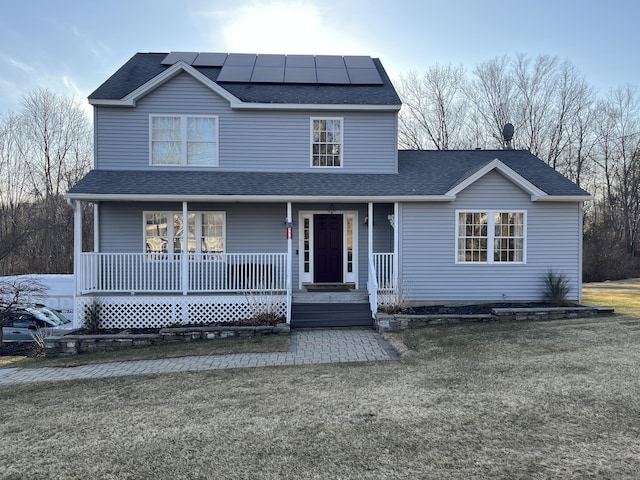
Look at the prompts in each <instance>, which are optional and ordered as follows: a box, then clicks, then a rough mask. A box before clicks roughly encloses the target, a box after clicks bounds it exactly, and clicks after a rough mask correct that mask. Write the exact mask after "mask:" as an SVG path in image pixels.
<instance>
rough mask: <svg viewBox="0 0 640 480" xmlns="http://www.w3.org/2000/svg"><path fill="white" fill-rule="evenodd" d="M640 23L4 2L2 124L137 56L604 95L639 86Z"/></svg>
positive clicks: (361, 4) (558, 13)
mask: <svg viewBox="0 0 640 480" xmlns="http://www.w3.org/2000/svg"><path fill="white" fill-rule="evenodd" d="M639 18H640V2H638V1H636V0H624V1H621V0H600V1H596V0H581V1H578V0H520V1H519V2H507V1H504V0H502V1H494V0H440V1H432V0H392V1H389V0H384V1H383V0H275V1H274V0H260V1H258V0H208V1H207V0H173V1H170V0H126V1H125V0H106V1H105V0H101V1H97V0H0V116H1V115H3V114H5V113H7V112H9V111H18V110H19V109H20V99H21V98H22V97H23V96H24V95H25V94H26V93H28V92H29V91H32V90H34V89H36V88H39V87H45V88H48V89H50V90H52V91H54V92H56V93H59V94H63V95H71V96H74V97H77V98H79V99H80V100H81V101H82V102H83V103H84V104H86V97H87V96H88V95H89V94H90V93H91V92H93V91H94V90H95V89H96V88H97V87H98V86H99V85H100V84H101V83H102V82H104V81H105V80H106V79H107V78H108V77H109V76H110V75H111V74H113V73H114V72H115V71H116V70H117V69H118V68H119V67H120V66H121V65H122V64H124V63H125V62H126V61H127V60H128V59H129V58H130V57H131V56H133V55H134V54H135V53H136V52H170V51H192V52H232V53H280V54H323V55H325V54H333V55H369V56H372V57H377V58H380V59H381V61H382V63H383V65H384V66H385V68H386V70H387V72H388V73H389V75H390V76H391V78H392V79H394V78H398V76H399V75H400V74H404V73H407V72H409V71H416V72H423V71H426V69H428V68H429V67H431V66H434V65H436V64H438V65H449V64H450V65H453V66H462V67H463V68H465V69H466V70H467V72H472V71H473V68H474V67H475V66H476V65H478V64H479V63H482V62H485V61H488V60H492V59H494V58H496V57H501V56H505V55H506V56H508V57H511V58H513V57H515V55H516V54H526V55H527V56H528V57H530V58H532V59H534V58H535V57H536V56H538V55H550V56H557V57H559V58H560V59H561V60H568V61H570V62H571V63H572V64H573V65H574V66H575V67H576V68H577V69H578V70H579V71H580V72H581V73H582V74H583V75H584V78H585V79H586V80H587V81H588V82H589V83H590V84H591V85H593V86H594V87H595V88H596V90H597V91H598V92H600V93H601V94H603V95H604V94H606V92H608V91H609V90H611V89H614V88H617V87H620V86H624V85H628V84H630V85H634V86H637V85H639V84H640V55H639V52H638V49H639V47H640V28H638V19H639ZM87 108H89V107H87Z"/></svg>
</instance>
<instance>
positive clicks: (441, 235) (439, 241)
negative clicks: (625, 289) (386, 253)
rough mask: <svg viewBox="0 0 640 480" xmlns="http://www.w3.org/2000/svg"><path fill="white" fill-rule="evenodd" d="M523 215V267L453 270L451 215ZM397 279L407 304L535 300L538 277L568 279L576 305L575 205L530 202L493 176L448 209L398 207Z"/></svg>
mask: <svg viewBox="0 0 640 480" xmlns="http://www.w3.org/2000/svg"><path fill="white" fill-rule="evenodd" d="M465 209H468V210H478V209H486V210H490V209H491V210H502V211H507V210H524V211H526V212H527V214H526V230H527V235H526V264H492V265H491V264H456V263H455V256H456V232H455V216H456V210H465ZM401 218H402V220H401V226H400V228H401V230H400V231H401V247H400V249H401V252H402V255H401V257H400V273H401V277H402V282H403V286H404V287H405V288H406V291H407V292H408V296H409V299H410V300H411V301H416V302H420V301H428V302H436V301H467V300H471V301H502V300H506V301H516V300H540V299H542V295H543V282H542V277H543V275H544V274H545V273H546V272H547V271H548V269H550V268H553V269H554V270H555V271H556V272H558V273H563V274H565V275H566V276H567V278H568V279H569V281H570V285H571V292H570V294H569V297H570V298H571V299H574V300H577V299H579V298H580V292H579V289H580V287H581V277H580V276H581V272H580V259H581V252H580V246H581V244H580V238H581V235H582V232H581V204H579V203H543V202H531V198H530V196H529V195H528V194H527V193H525V192H524V191H522V190H521V189H520V188H518V187H517V186H515V185H514V184H512V183H511V182H510V181H508V180H507V179H506V178H504V177H503V176H502V175H500V174H499V173H495V172H493V173H490V174H488V175H486V176H485V177H484V178H482V179H480V180H479V181H478V182H476V183H475V184H473V185H471V186H470V187H468V188H467V189H466V190H465V191H463V192H462V193H460V194H459V195H458V198H457V199H456V200H455V201H454V202H452V203H445V204H439V203H438V204H436V203H429V204H426V203H411V204H404V205H402V217H401Z"/></svg>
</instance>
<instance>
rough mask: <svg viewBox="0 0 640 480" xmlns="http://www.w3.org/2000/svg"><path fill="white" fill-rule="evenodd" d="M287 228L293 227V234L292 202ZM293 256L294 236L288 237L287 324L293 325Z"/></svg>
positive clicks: (288, 203)
mask: <svg viewBox="0 0 640 480" xmlns="http://www.w3.org/2000/svg"><path fill="white" fill-rule="evenodd" d="M287 227H291V232H293V220H292V218H291V202H287ZM292 255H293V235H292V234H291V235H287V323H291V288H292V285H291V284H292V280H291V273H292V263H293V262H292V261H291V257H292Z"/></svg>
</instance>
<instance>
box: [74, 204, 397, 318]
mask: <svg viewBox="0 0 640 480" xmlns="http://www.w3.org/2000/svg"><path fill="white" fill-rule="evenodd" d="M100 203H102V205H99V204H98V205H96V204H94V224H95V230H94V252H81V251H80V246H81V245H82V237H81V234H80V233H79V232H80V230H81V229H79V228H77V229H76V238H75V242H76V255H75V282H76V301H75V311H76V315H75V317H76V318H77V319H78V322H79V323H82V322H83V321H84V320H85V318H86V316H87V314H88V312H89V309H90V307H91V306H92V305H93V304H95V303H96V302H97V303H99V304H100V305H101V310H100V317H101V324H102V326H104V327H105V328H132V327H134V328H136V327H137V328H145V327H154V328H156V327H164V326H167V325H178V324H181V325H185V324H203V323H204V324H207V323H214V322H233V321H245V320H250V319H255V318H257V317H261V316H265V315H266V314H269V315H270V316H271V318H273V316H276V317H280V318H282V319H284V320H285V321H286V322H287V323H290V322H291V318H292V298H293V295H294V293H296V292H300V291H301V290H303V289H304V288H305V286H306V285H308V284H316V285H317V284H319V283H323V282H326V281H328V280H331V279H335V280H336V282H338V283H339V282H345V283H349V284H351V285H353V288H354V289H357V290H359V291H360V292H365V294H366V299H365V300H366V302H367V303H368V304H369V311H370V315H371V317H373V316H374V314H375V312H376V311H377V309H378V304H379V301H378V299H379V294H380V293H388V292H390V291H395V288H396V285H397V257H396V254H395V253H391V252H389V249H390V248H393V249H394V250H395V249H396V245H397V233H396V232H394V230H395V228H394V226H395V225H394V221H395V218H396V215H395V212H396V209H397V205H392V204H386V205H385V206H383V207H382V208H380V209H377V208H376V210H374V205H373V203H369V204H368V205H367V204H359V205H358V204H338V205H335V204H328V205H323V204H317V203H314V204H305V203H299V204H296V205H292V204H291V203H286V204H282V203H280V204H276V203H274V204H262V205H254V204H250V203H244V204H243V203H240V204H230V203H228V202H227V203H208V204H205V203H198V204H192V203H190V202H182V208H180V209H179V208H176V207H177V205H175V204H159V203H153V204H149V203H142V202H141V203H140V204H136V203H134V204H127V205H126V206H125V205H123V204H122V203H119V202H100ZM74 207H75V211H76V226H77V227H79V226H80V225H81V211H82V209H81V208H80V202H75V204H74ZM282 207H284V212H285V217H284V220H285V221H284V225H283V216H282V213H281V212H283V209H282ZM155 212H160V214H157V213H155ZM194 212H195V213H194ZM209 212H215V215H214V214H210V213H209ZM214 216H215V221H214V220H212V219H213V217H214ZM376 216H377V219H378V220H374V218H375V217H376ZM387 217H389V218H387ZM140 218H142V219H143V224H144V228H143V229H142V231H143V232H144V233H143V235H142V237H141V236H140V233H139V232H140V230H138V229H137V228H135V223H137V222H139V220H137V219H140ZM194 218H195V221H194ZM332 219H338V223H336V222H333V224H332V227H331V228H332V229H333V230H332V233H331V235H325V236H324V237H323V236H322V235H323V233H322V232H323V231H325V227H324V223H323V222H324V221H326V222H325V223H330V221H331V220H332ZM374 223H376V230H375V232H376V233H375V235H376V236H377V238H379V240H377V241H376V243H375V244H374V240H373V239H374ZM122 224H127V225H130V226H133V227H134V228H133V229H132V228H129V227H128V228H127V230H121V231H122V232H123V233H119V234H116V233H115V232H114V231H113V230H112V229H111V225H115V226H118V228H120V227H119V225H122ZM107 225H109V228H107V227H106V226H107ZM251 225H253V228H251ZM278 225H280V226H279V227H278ZM183 226H188V227H189V228H182V227H183ZM283 226H284V228H283ZM283 230H284V231H283ZM201 231H202V232H205V231H207V232H208V233H207V235H208V236H206V237H205V233H198V232H201ZM156 232H160V233H156ZM283 233H284V235H283ZM198 235H202V237H199V236H198ZM394 237H395V241H393V240H392V239H393V238H394ZM390 239H391V240H390ZM136 244H138V245H142V246H143V248H141V249H140V250H142V253H140V251H138V252H135V251H132V250H135V248H136ZM119 245H126V249H127V250H125V251H122V250H120V251H118V250H115V251H114V249H115V248H118V246H119ZM242 245H245V246H246V245H249V247H250V248H252V247H251V246H252V245H256V246H258V247H259V246H260V245H261V246H262V247H265V246H266V247H267V248H270V249H271V248H272V249H273V250H271V251H270V252H262V253H237V252H238V250H239V247H241V246H242ZM183 246H187V247H188V248H187V250H188V251H187V252H186V253H185V252H183V251H182V250H183ZM321 246H323V249H321V248H320V247H321ZM374 246H375V247H377V248H379V249H382V250H384V252H381V253H373V251H374ZM138 248H139V247H138ZM101 249H104V250H105V251H100V250H101ZM212 250H213V251H212ZM234 250H235V252H234ZM256 250H258V248H256ZM332 255H333V257H332ZM329 262H333V265H332V267H331V269H327V268H325V267H326V266H327V264H328V263H329ZM334 275H335V277H334ZM324 278H327V280H324ZM332 283H333V282H332ZM338 303H339V302H338Z"/></svg>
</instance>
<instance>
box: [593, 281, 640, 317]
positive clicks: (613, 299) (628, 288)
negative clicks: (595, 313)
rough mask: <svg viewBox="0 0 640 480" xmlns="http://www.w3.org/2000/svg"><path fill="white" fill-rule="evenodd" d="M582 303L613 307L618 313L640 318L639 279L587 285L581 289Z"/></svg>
mask: <svg viewBox="0 0 640 480" xmlns="http://www.w3.org/2000/svg"><path fill="white" fill-rule="evenodd" d="M582 301H583V302H584V303H586V304H593V305H603V306H609V307H614V308H615V309H616V312H618V313H623V314H625V315H633V316H635V317H638V318H640V278H634V279H630V280H617V281H612V282H601V283H587V284H585V285H584V287H583V288H582Z"/></svg>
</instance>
